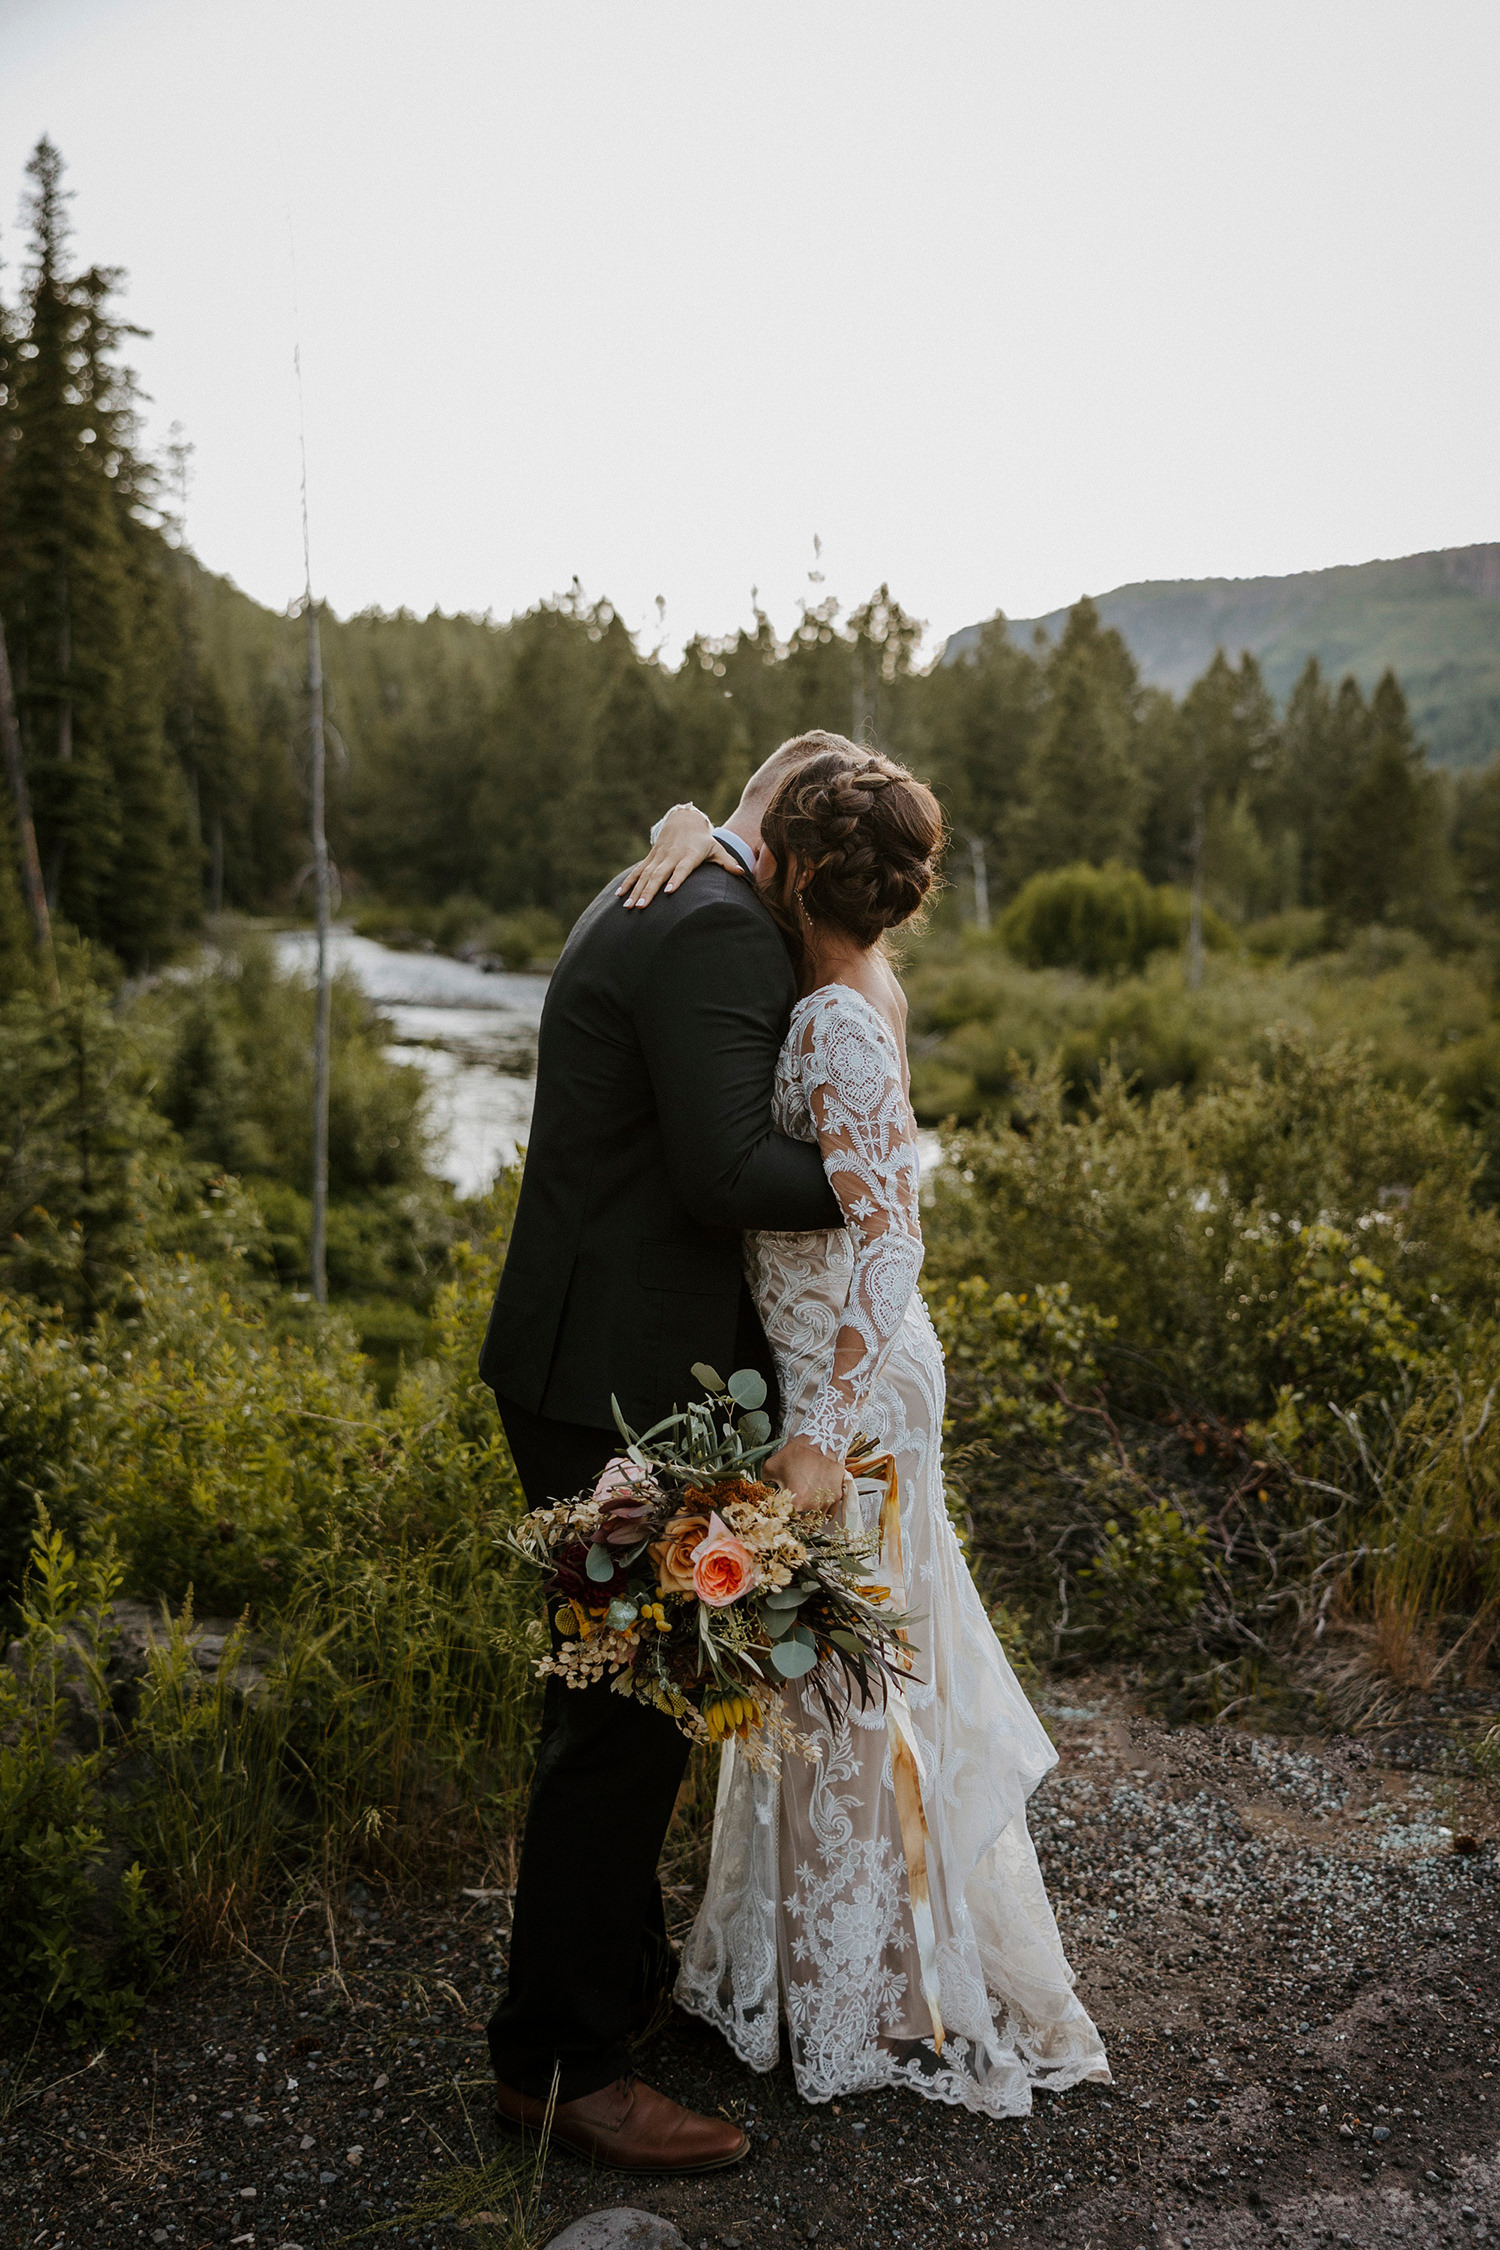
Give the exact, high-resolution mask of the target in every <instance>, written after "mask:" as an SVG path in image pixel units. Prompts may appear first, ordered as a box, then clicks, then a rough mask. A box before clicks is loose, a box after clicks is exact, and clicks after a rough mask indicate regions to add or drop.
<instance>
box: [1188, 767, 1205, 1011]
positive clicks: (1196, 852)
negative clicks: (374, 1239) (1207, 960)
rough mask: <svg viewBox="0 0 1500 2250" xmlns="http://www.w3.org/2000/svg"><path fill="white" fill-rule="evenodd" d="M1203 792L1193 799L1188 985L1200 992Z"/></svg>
mask: <svg viewBox="0 0 1500 2250" xmlns="http://www.w3.org/2000/svg"><path fill="white" fill-rule="evenodd" d="M1203 826H1204V821H1203V789H1202V785H1201V783H1200V785H1199V788H1198V791H1197V794H1196V796H1195V798H1194V800H1193V841H1192V847H1191V848H1192V854H1193V887H1192V890H1191V891H1190V893H1189V897H1188V941H1187V984H1188V990H1189V992H1196V991H1197V990H1198V987H1199V986H1200V985H1201V984H1202V982H1203Z"/></svg>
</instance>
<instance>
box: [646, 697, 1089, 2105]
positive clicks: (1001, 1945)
mask: <svg viewBox="0 0 1500 2250" xmlns="http://www.w3.org/2000/svg"><path fill="white" fill-rule="evenodd" d="M831 743H832V744H833V745H837V746H836V747H834V746H831V747H830V748H829V749H828V750H827V751H826V752H824V753H822V754H821V755H819V756H817V757H815V758H813V759H812V760H811V761H810V762H809V763H807V764H804V765H802V766H800V767H799V768H798V769H796V770H795V771H794V772H793V773H792V774H791V776H790V777H789V778H788V779H787V781H786V782H785V783H784V784H783V785H782V787H781V789H780V790H779V792H778V794H777V795H776V797H775V798H774V800H773V801H772V803H771V805H770V806H769V808H768V809H767V811H766V812H765V813H764V815H763V816H762V820H761V830H760V835H761V846H760V851H759V855H758V857H757V860H756V865H755V880H756V882H757V884H758V886H759V888H760V891H761V895H762V897H763V898H764V899H765V900H766V902H767V903H768V905H769V906H770V907H771V909H772V911H773V913H774V914H775V915H776V917H777V920H778V922H779V923H780V925H781V928H782V930H783V933H784V935H785V937H786V940H787V943H788V946H789V947H790V949H791V952H792V955H793V959H794V962H795V964H796V966H797V970H798V984H799V992H800V998H799V999H798V1001H797V1004H796V1006H795V1008H794V1009H793V1012H792V1018H791V1024H790V1028H789V1030H788V1032H787V1036H786V1040H785V1044H784V1045H783V1047H782V1050H781V1056H780V1060H779V1063H778V1067H777V1074H776V1095H775V1112H776V1123H777V1125H778V1127H779V1128H780V1130H781V1131H782V1132H784V1133H787V1134H790V1135H792V1136H793V1137H795V1138H798V1139H801V1140H807V1141H814V1140H815V1141H816V1142H817V1143H818V1144H819V1146H820V1148H821V1150H822V1154H823V1161H824V1167H825V1169H826V1171H827V1174H828V1178H829V1181H830V1183H831V1185H832V1187H833V1190H834V1193H835V1194H836V1196H837V1197H838V1200H839V1203H840V1205H841V1207H842V1209H843V1212H844V1219H845V1224H844V1226H843V1227H842V1228H836V1229H833V1230H831V1231H830V1232H828V1233H826V1234H751V1235H747V1237H746V1238H745V1258H746V1270H747V1273H748V1276H749V1281H750V1287H751V1291H752V1294H753V1296H754V1298H755V1303H756V1308H757V1310H758V1312H759V1314H760V1317H761V1320H762V1322H763V1323H764V1326H765V1330H766V1334H767V1336H768V1337H769V1339H770V1342H771V1346H772V1349H773V1352H774V1354H775V1360H776V1370H777V1375H778V1379H779V1383H780V1388H781V1397H782V1402H783V1409H784V1417H785V1419H784V1427H783V1432H782V1444H781V1448H780V1451H779V1452H778V1453H776V1454H775V1455H773V1456H772V1458H771V1460H770V1461H769V1463H768V1464H767V1472H768V1474H771V1475H774V1476H777V1477H779V1479H780V1481H781V1482H782V1483H784V1484H786V1485H789V1486H790V1487H791V1488H792V1489H793V1490H794V1491H795V1492H796V1494H797V1497H798V1502H799V1505H802V1506H805V1507H809V1508H813V1507H825V1506H828V1505H831V1504H840V1502H841V1497H842V1504H843V1505H844V1506H845V1508H846V1510H847V1509H848V1508H849V1507H850V1505H851V1503H853V1504H856V1505H857V1506H858V1507H859V1509H860V1511H861V1516H862V1529H863V1530H864V1532H865V1533H866V1534H867V1535H869V1536H870V1537H871V1538H872V1539H873V1538H874V1537H876V1536H877V1534H878V1533H879V1532H880V1530H881V1521H880V1519H881V1514H882V1511H881V1496H880V1493H879V1491H878V1490H877V1489H875V1488H874V1487H872V1486H871V1485H870V1484H869V1483H865V1484H864V1485H862V1486H855V1485H853V1484H851V1483H850V1482H849V1481H848V1480H847V1479H846V1475H845V1469H844V1463H845V1459H846V1457H847V1456H848V1455H849V1454H850V1452H851V1450H852V1449H853V1448H854V1445H855V1441H856V1440H857V1439H865V1440H869V1441H873V1447H874V1450H875V1451H876V1452H877V1453H879V1454H882V1455H885V1456H888V1457H889V1458H890V1459H891V1460H892V1461H893V1462H894V1465H895V1476H896V1493H897V1497H898V1501H899V1541H897V1540H895V1539H894V1537H893V1533H894V1528H895V1527H894V1526H893V1525H892V1524H891V1523H890V1511H889V1509H888V1508H887V1509H886V1510H885V1511H884V1513H885V1537H884V1539H883V1541H882V1557H881V1559H882V1563H883V1564H884V1565H886V1566H887V1568H888V1569H889V1568H890V1567H891V1566H892V1565H893V1564H894V1566H895V1567H896V1569H897V1571H898V1573H899V1576H898V1580H897V1587H898V1592H899V1593H900V1594H901V1595H902V1597H903V1605H904V1607H905V1609H906V1611H907V1613H908V1616H909V1619H910V1625H909V1632H910V1639H911V1642H912V1647H913V1664H912V1672H911V1677H910V1678H909V1680H908V1681H907V1683H906V1687H905V1691H904V1703H905V1706H906V1713H907V1714H909V1717H904V1720H903V1723H904V1724H905V1726H906V1734H905V1737H904V1739H905V1742H906V1743H907V1744H908V1745H909V1747H910V1749H911V1751H913V1752H914V1759H913V1760H912V1761H911V1762H912V1763H913V1764H914V1767H915V1793H919V1795H920V1814H919V1815H914V1814H913V1812H912V1810H911V1807H910V1806H909V1805H908V1807H907V1818H906V1819H905V1820H904V1821H903V1817H902V1813H903V1807H902V1804H901V1802H900V1798H901V1787H900V1780H899V1774H898V1768H899V1766H900V1762H901V1752H900V1748H899V1746H897V1745H896V1737H895V1732H894V1729H893V1727H892V1725H891V1723H890V1719H889V1715H888V1713H887V1712H886V1711H885V1710H884V1709H881V1708H879V1707H874V1706H872V1707H870V1708H868V1709H860V1708H859V1707H858V1706H855V1707H853V1708H851V1709H849V1710H848V1711H846V1712H845V1713H844V1714H843V1715H842V1716H841V1717H840V1718H839V1719H838V1722H837V1723H836V1724H833V1725H830V1723H829V1721H828V1719H827V1717H826V1715H825V1713H824V1712H823V1710H822V1708H821V1706H820V1704H819V1703H818V1700H817V1698H816V1696H815V1695H814V1694H813V1693H811V1692H810V1691H809V1690H808V1688H807V1686H806V1684H805V1683H797V1684H794V1685H792V1686H789V1687H788V1688H787V1690H786V1694H787V1695H788V1697H789V1698H791V1699H793V1701H794V1703H796V1704H797V1705H798V1706H799V1708H797V1709H794V1710H793V1711H792V1712H790V1713H789V1716H791V1717H792V1719H793V1723H794V1724H795V1725H796V1726H797V1727H798V1730H799V1731H800V1732H802V1733H804V1734H806V1735H808V1736H811V1737H812V1738H813V1740H814V1742H815V1743H816V1745H817V1748H818V1751H819V1756H818V1758H817V1760H816V1762H808V1761H806V1760H804V1759H802V1758H798V1757H788V1758H787V1759H785V1760H784V1761H783V1766H782V1770H781V1773H780V1774H779V1775H774V1774H767V1773H764V1772H760V1771H756V1770H754V1769H752V1768H751V1766H750V1765H749V1764H748V1763H747V1761H746V1760H745V1759H744V1757H743V1756H741V1755H739V1754H737V1751H736V1746H735V1744H734V1743H733V1742H730V1743H729V1745H728V1746H727V1747H726V1749H725V1751H724V1753H723V1763H722V1765H721V1768H720V1775H719V1792H718V1802H717V1808H716V1812H715V1819H714V1836H713V1853H712V1860H711V1865H710V1869H709V1878H708V1889H707V1892H706V1895H705V1897H704V1900H703V1904H702V1907H701V1909H700V1910H699V1913H698V1917H697V1920H696V1922H695V1923H694V1925H693V1930H692V1934H691V1937H690V1938H689V1940H688V1944H687V1947H686V1949H685V1953H684V1957H683V1962H682V1968H681V1973H680V1976H679V1979H678V1983H677V1999H678V2002H679V2004H680V2005H681V2006H682V2007H684V2008H685V2009H687V2010H689V2011H690V2012H691V2013H692V2014H694V2015H697V2016H700V2017H702V2018H703V2019H704V2020H705V2021H707V2022H708V2023H711V2024H713V2025H715V2026H716V2027H717V2028H718V2029H719V2030H720V2031H721V2032H722V2033H723V2034H724V2037H725V2038H726V2039H727V2040H728V2042H729V2044H730V2046H731V2047H732V2048H733V2049H734V2051H735V2053H736V2054H737V2055H739V2056H740V2057H741V2059H742V2060H743V2061H744V2062H746V2063H748V2064H749V2065H750V2066H751V2067H752V2068H753V2069H755V2070H762V2071H764V2070H770V2069H771V2068H772V2067H773V2065H774V2064H775V2062H776V2059H777V2054H778V2050H779V2036H780V2025H781V2022H782V2021H783V2020H784V2021H785V2023H786V2028H787V2037H788V2042H789V2045H790V2049H791V2058H792V2067H793V2069H794V2071H795V2073H796V2079H797V2086H798V2090H799V2092H800V2093H801V2094H802V2095H803V2096H804V2097H805V2098H806V2099H807V2100H810V2101H827V2100H829V2099H830V2098H832V2097H835V2096H838V2095H842V2094H851V2093H854V2092H856V2091H861V2090H864V2089H866V2088H870V2087H875V2086H887V2085H902V2086H909V2087H910V2088H911V2089H912V2090H913V2091H914V2092H917V2093H920V2094H925V2095H927V2096H928V2097H929V2098H930V2099H932V2100H936V2101H945V2102H952V2103H959V2104H962V2105H963V2106H965V2107H967V2108H970V2109H975V2110H980V2111H984V2112H987V2113H989V2114H990V2115H992V2116H1014V2115H1017V2114H1019V2113H1024V2112H1026V2111H1027V2110H1029V2108H1030V2107H1031V2096H1032V2089H1033V2087H1035V2086H1043V2087H1048V2088H1051V2089H1052V2090H1054V2091H1058V2090H1061V2089H1062V2088H1064V2087H1067V2086H1072V2085H1075V2084H1076V2083H1077V2082H1078V2081H1079V2080H1080V2079H1085V2078H1089V2079H1101V2080H1106V2081H1107V2080H1108V2078H1109V2066H1108V2063H1107V2062H1106V2059H1105V2054H1104V2048H1103V2045H1102V2042H1101V2040H1100V2037H1099V2034H1098V2032H1097V2031H1096V2029H1095V2027H1094V2025H1093V2023H1092V2022H1091V2021H1090V2019H1089V2017H1088V2015H1087V2014H1086V2013H1085V2011H1084V2009H1083V2007H1082V2005H1081V2003H1080V2002H1079V2000H1078V1999H1077V1997H1076V1995H1075V1993H1074V1990H1073V1981H1074V1980H1073V1973H1072V1971H1071V1970H1070V1968H1069V1967H1068V1963H1067V1961H1066V1959H1065V1957H1064V1954H1063V1949H1062V1942H1061V1939H1060V1938H1059V1936H1058V1930H1057V1924H1056V1922H1055V1920H1054V1919H1053V1914H1052V1909H1051V1907H1050V1905H1049V1904H1048V1901H1047V1894H1046V1890H1045V1887H1044V1885H1043V1882H1042V1877H1041V1871H1040V1869H1039V1867H1038V1865H1037V1859H1036V1851H1035V1848H1034V1846H1033V1844H1032V1841H1031V1837H1030V1835H1029V1833H1028V1831H1027V1827H1026V1811H1025V1807H1026V1800H1027V1798H1028V1797H1029V1796H1030V1794H1031V1792H1032V1791H1033V1790H1034V1789H1035V1788H1036V1786H1037V1784H1038V1782H1039V1781H1040V1780H1041V1779H1042V1777H1043V1776H1044V1774H1045V1773H1046V1772H1047V1771H1048V1769H1049V1768H1050V1767H1051V1766H1052V1765H1053V1764H1054V1763H1055V1758H1056V1753H1055V1752H1054V1750H1053V1749H1052V1746H1051V1743H1050V1742H1049V1741H1048V1738H1047V1736H1046V1733H1045V1732H1044V1730H1043V1728H1042V1726H1041V1723H1040V1722H1039V1720H1038V1719H1037V1717H1036V1715H1035V1713H1034V1712H1033V1711H1032V1709H1031V1706H1030V1705H1029V1703H1028V1702H1027V1700H1026V1698H1025V1696H1024V1695H1023V1694H1022V1692H1021V1689H1020V1687H1019V1686H1018V1684H1017V1682H1016V1678H1015V1674H1014V1673H1013V1672H1012V1670H1011V1668H1010V1665H1009V1664H1008V1662H1007V1661H1006V1657H1005V1653H1004V1650H1003V1649H1002V1648H1001V1646H1000V1644H999V1642H998V1641H997V1639H996V1638H995V1634H994V1631H993V1630H992V1628H991V1626H990V1622H989V1619H988V1618H987V1616H986V1615H985V1611H984V1607H983V1604H982V1603H981V1601H980V1599H979V1595H978V1593H977V1591H976V1589H975V1586H974V1582H973V1579H972V1578H971V1577H970V1575H969V1571H968V1567H967V1565H966V1563H965V1561H964V1557H963V1552H962V1549H961V1548H960V1546H959V1543H958V1539H957V1537H956V1536H955V1534H954V1530H953V1527H952V1524H951V1523H950V1521H949V1518H948V1512H947V1509H946V1506H945V1504H944V1494H943V1466H942V1426H943V1402H944V1379H943V1355H942V1347H941V1346H940V1344H939V1343H938V1340H937V1336H936V1334H935V1333H934V1330H933V1326H932V1322H931V1320H930V1319H929V1318H928V1315H927V1310H926V1307H925V1305H924V1304H923V1302H922V1298H921V1296H920V1295H919V1293H918V1290H917V1276H918V1272H919V1270H920V1267H921V1264H922V1255H923V1246H922V1225H921V1217H920V1212H919V1208H918V1198H917V1185H918V1158H917V1148H916V1126H915V1121H914V1119H913V1116H912V1109H911V1102H910V1095H909V1074H908V1069H907V1062H906V1003H905V999H904V996H903V994H902V991H901V987H900V985H899V984H898V983H897V981H896V977H895V975H894V973H893V971H892V969H891V966H890V963H889V960H888V959H887V956H886V953H885V950H884V945H883V938H884V933H885V932H886V931H887V930H888V929H892V928H894V927H896V926H897V925H898V924H900V923H902V922H905V921H907V920H909V919H910V917H911V916H912V915H913V914H914V913H915V912H916V911H917V909H918V908H919V907H920V906H921V904H922V902H923V899H924V897H925V896H926V893H927V891H928V889H929V888H930V886H931V884H932V882H933V878H934V862H935V858H936V855H937V853H938V850H939V848H940V845H941V841H942V818H941V814H940V812H939V810H938V806H937V803H936V800H935V799H934V798H933V796H932V794H931V792H930V791H929V790H927V789H926V788H924V787H923V785H922V784H921V783H920V782H918V781H916V780H914V779H913V777H912V776H911V775H910V774H909V773H908V772H907V771H906V770H905V768H904V767H902V766H899V765H897V764H895V763H894V762H893V761H892V760H890V759H888V758H884V757H879V756H876V755H873V754H866V753H862V752H858V751H856V750H855V749H854V747H853V745H851V744H841V743H840V742H839V738H837V737H834V738H831ZM711 854H712V855H714V856H717V857H723V843H722V841H720V842H717V843H716V840H715V837H714V835H713V834H712V832H711V831H709V829H708V824H707V822H706V820H704V818H703V816H702V815H701V814H699V813H697V812H696V810H695V809H694V808H692V807H682V808H678V809H677V810H676V811H674V813H673V814H672V815H670V816H669V817H668V821H667V823H666V824H665V825H664V828H663V830H662V832H661V834H660V835H659V837H658V840H657V842H656V844H655V846H654V849H653V853H652V856H651V858H650V859H649V860H648V861H647V862H645V863H644V866H643V868H642V869H641V870H640V871H639V874H638V876H637V879H636V890H635V892H634V893H633V894H632V900H631V903H633V904H644V903H645V902H646V900H647V899H648V898H649V897H650V895H651V894H652V892H653V891H654V889H655V888H656V887H658V885H659V883H660V880H661V877H662V874H663V873H664V872H665V870H666V869H667V868H668V867H669V866H670V867H672V868H673V869H674V870H675V874H674V887H675V881H680V880H681V878H682V876H683V874H684V873H685V872H686V871H687V869H688V868H689V867H691V866H694V865H697V864H698V863H699V862H700V861H701V860H703V859H705V858H707V857H709V856H710V855H711ZM726 864H727V861H726ZM855 1495H858V1499H857V1502H856V1501H855V1499H854V1496H855ZM891 1549H894V1553H891V1552H888V1550H891ZM903 1581H904V1583H903ZM914 1832H915V1835H916V1837H917V1839H918V1843H917V1848H916V1850H915V1851H914V1850H913V1848H912V1846H913V1833H914ZM923 1860H925V1865H922V1864H920V1862H922V1861H923ZM924 1889H925V1893H926V1896H925V1898H924V1897H923V1895H922V1894H923V1891H924Z"/></svg>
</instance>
